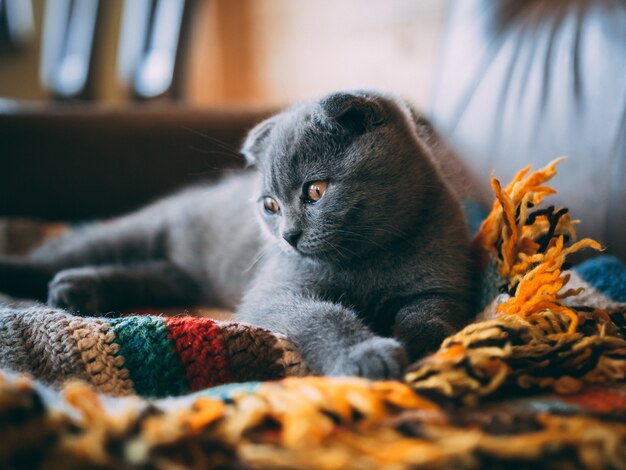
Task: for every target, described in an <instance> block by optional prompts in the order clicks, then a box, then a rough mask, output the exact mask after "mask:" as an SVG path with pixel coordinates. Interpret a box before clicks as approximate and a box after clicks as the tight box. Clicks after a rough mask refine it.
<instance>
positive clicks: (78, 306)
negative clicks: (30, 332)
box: [48, 261, 200, 314]
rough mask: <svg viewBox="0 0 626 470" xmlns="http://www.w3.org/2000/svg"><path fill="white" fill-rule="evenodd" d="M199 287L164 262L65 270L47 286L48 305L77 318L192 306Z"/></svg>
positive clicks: (176, 268)
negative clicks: (126, 311)
mask: <svg viewBox="0 0 626 470" xmlns="http://www.w3.org/2000/svg"><path fill="white" fill-rule="evenodd" d="M199 295H200V286H199V285H198V283H197V282H196V281H195V280H194V279H193V278H192V277H191V276H190V275H189V274H187V273H186V272H185V271H184V270H183V269H181V268H180V267H178V266H176V265H174V264H172V263H169V262H167V261H152V262H146V263H140V264H132V265H104V266H88V267H81V268H71V269H66V270H64V271H61V272H59V273H57V274H56V275H55V276H54V278H53V279H52V281H51V282H50V286H49V293H48V305H50V306H53V307H60V308H64V309H67V310H71V311H73V312H76V313H80V314H95V313H105V312H110V311H120V310H123V309H128V308H133V307H146V306H151V307H168V306H192V305H195V304H197V303H198V301H199V300H200V297H199Z"/></svg>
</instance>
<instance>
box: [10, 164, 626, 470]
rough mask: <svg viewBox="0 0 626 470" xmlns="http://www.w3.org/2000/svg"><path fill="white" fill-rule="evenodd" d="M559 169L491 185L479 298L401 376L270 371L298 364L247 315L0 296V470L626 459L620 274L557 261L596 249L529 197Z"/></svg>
mask: <svg viewBox="0 0 626 470" xmlns="http://www.w3.org/2000/svg"><path fill="white" fill-rule="evenodd" d="M555 165H556V162H554V163H552V164H551V165H548V166H547V167H546V168H544V169H542V170H539V171H537V172H535V173H532V174H528V169H526V170H524V171H522V172H520V174H518V176H517V177H516V178H515V179H514V181H513V182H512V183H511V184H510V185H509V186H507V187H506V188H503V187H502V186H501V185H500V183H499V182H498V181H497V180H495V179H494V180H493V187H494V191H495V194H496V201H495V202H494V206H493V208H492V211H491V213H490V214H489V216H488V217H487V219H486V220H485V221H484V222H483V224H482V226H481V228H480V231H479V233H478V236H477V238H476V247H477V249H478V250H479V252H480V253H481V258H482V266H481V272H482V273H483V276H482V277H483V287H482V292H483V294H482V297H483V304H484V310H483V312H482V314H481V315H480V316H479V319H478V320H477V321H476V322H475V323H473V324H471V325H469V326H468V327H466V328H465V329H463V330H462V331H460V332H458V333H457V334H455V335H453V336H451V337H450V338H448V339H447V340H446V341H444V343H443V344H442V346H441V348H440V350H439V351H437V352H436V353H434V354H433V355H431V356H429V357H426V358H424V359H423V360H421V361H419V362H418V363H416V364H413V365H412V366H411V367H410V368H409V370H408V372H407V375H406V377H405V383H400V382H369V381H365V380H360V379H325V378H313V377H302V378H295V377H292V378H288V379H284V380H282V381H280V382H266V381H268V380H275V379H280V378H283V377H287V376H302V375H306V374H307V372H308V371H307V368H306V364H304V362H303V361H302V359H301V358H300V356H299V355H298V353H297V351H296V350H295V348H294V347H293V345H292V344H291V343H290V342H289V340H288V338H284V337H280V336H278V335H275V334H273V333H271V332H269V331H267V330H263V329H260V328H256V327H253V326H250V325H243V324H239V323H229V322H216V321H212V320H208V319H202V318H192V317H173V318H172V317H160V316H128V317H122V318H78V317H74V316H71V315H69V314H67V313H65V312H62V311H58V310H53V309H49V308H46V307H42V306H32V305H31V306H24V305H22V306H20V305H14V306H5V307H0V366H1V367H2V368H3V369H5V370H6V371H10V372H6V373H5V374H4V375H3V376H2V377H1V378H0V432H2V435H3V436H10V437H8V438H7V439H6V440H5V441H4V442H0V467H3V466H9V467H19V466H46V467H49V468H55V467H62V468H71V467H84V466H98V467H101V468H135V467H137V468H140V467H141V468H146V467H150V468H152V467H155V468H156V467H163V468H169V467H170V466H177V468H231V467H238V468H239V467H242V466H243V467H246V466H252V467H255V468H277V467H280V468H349V467H352V468H380V467H381V466H388V467H392V468H409V467H410V468H421V467H424V468H432V467H433V466H446V467H454V468H475V467H477V466H479V465H495V466H500V465H508V464H520V463H521V464H522V465H523V464H524V462H526V464H528V463H529V462H535V463H534V464H533V466H539V467H541V466H542V465H545V466H546V467H551V466H558V465H562V464H565V463H566V464H567V465H569V466H572V467H576V468H578V467H586V468H602V467H607V468H626V453H625V452H624V450H623V449H625V448H626V391H625V390H624V389H622V388H620V385H619V384H621V383H623V382H624V379H625V378H626V303H625V302H626V268H624V266H623V265H621V263H619V262H618V261H617V260H615V259H613V258H610V257H601V258H598V259H596V260H593V261H591V262H587V263H585V264H583V265H581V266H579V267H578V268H577V270H576V271H575V272H571V271H564V270H563V269H562V268H563V264H564V262H565V259H566V257H567V256H568V255H569V254H570V253H572V252H574V251H577V250H579V249H582V248H586V247H587V248H595V249H598V248H600V246H599V245H598V244H597V243H596V242H594V241H592V240H581V241H578V242H574V240H575V232H574V229H573V224H572V221H571V220H570V218H569V215H568V214H567V211H564V210H554V208H550V207H549V208H543V209H542V208H540V204H541V203H542V201H543V199H544V197H546V196H547V195H549V194H551V193H553V190H551V189H550V188H549V187H547V186H546V185H545V182H546V181H548V180H549V179H550V178H551V177H552V176H553V175H554V174H555V172H556V170H555ZM583 289H584V290H583ZM14 372H26V373H28V374H30V376H32V377H34V378H35V379H36V381H35V382H32V381H31V380H29V379H24V378H22V377H20V376H16V375H14V374H13V373H14ZM74 379H79V380H81V382H80V383H77V382H74V381H73V380H74ZM68 380H70V382H69V384H66V382H67V381H68ZM244 381H245V382H246V383H243V384H241V383H237V382H244ZM250 381H256V382H250ZM258 381H265V382H263V383H259V382H258ZM231 382H233V383H234V384H233V385H224V386H221V387H214V388H207V387H213V386H215V385H218V384H226V383H231ZM64 384H65V385H64ZM50 387H52V388H50ZM189 392H195V393H189ZM98 393H104V394H107V395H117V396H129V395H130V397H127V398H109V397H106V396H105V395H103V394H100V395H98ZM529 393H530V394H531V395H530V398H529ZM137 395H139V396H143V397H164V396H168V397H169V396H174V395H181V396H180V397H179V398H176V399H174V398H167V399H164V400H157V401H155V400H146V399H143V398H139V397H138V396H137ZM512 397H517V398H515V399H513V398H512ZM505 398H506V400H504V401H502V400H503V399H505ZM2 464H5V465H2Z"/></svg>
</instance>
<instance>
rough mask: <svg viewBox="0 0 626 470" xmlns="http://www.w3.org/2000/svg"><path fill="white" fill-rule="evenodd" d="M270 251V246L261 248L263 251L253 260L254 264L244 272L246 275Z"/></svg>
mask: <svg viewBox="0 0 626 470" xmlns="http://www.w3.org/2000/svg"><path fill="white" fill-rule="evenodd" d="M269 250H270V247H269V246H266V247H264V248H261V250H260V251H259V253H258V254H257V255H256V256H255V257H254V259H253V260H252V263H251V264H250V266H248V267H247V268H246V269H244V270H243V272H244V273H247V272H250V270H251V269H252V268H253V267H254V266H256V264H257V263H258V262H259V261H261V259H262V258H263V257H264V256H265V255H266V254H267V253H268V251H269Z"/></svg>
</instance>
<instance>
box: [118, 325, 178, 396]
mask: <svg viewBox="0 0 626 470" xmlns="http://www.w3.org/2000/svg"><path fill="white" fill-rule="evenodd" d="M109 322H110V324H111V330H112V331H113V332H114V333H115V342H116V343H117V344H118V345H119V346H120V350H119V352H118V355H121V356H123V357H124V359H125V364H124V366H125V367H126V369H128V371H129V372H130V378H131V379H132V381H133V383H134V384H135V392H136V393H137V394H138V395H141V396H144V397H164V396H170V395H180V394H183V393H186V392H187V391H188V388H187V385H186V383H185V380H184V378H183V377H184V370H183V368H182V367H181V365H180V359H179V357H178V354H177V353H176V348H175V345H174V342H173V341H172V340H170V339H168V338H167V334H168V332H169V330H168V328H167V326H166V325H165V321H164V320H163V318H161V317H153V316H133V317H125V318H116V319H112V320H109Z"/></svg>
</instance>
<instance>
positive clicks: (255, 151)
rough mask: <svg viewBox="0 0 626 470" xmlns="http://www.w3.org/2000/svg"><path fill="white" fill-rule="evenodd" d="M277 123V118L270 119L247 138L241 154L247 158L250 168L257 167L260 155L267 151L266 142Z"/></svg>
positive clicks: (255, 128)
mask: <svg viewBox="0 0 626 470" xmlns="http://www.w3.org/2000/svg"><path fill="white" fill-rule="evenodd" d="M275 123H276V119H275V118H269V119H266V120H265V121H263V122H262V123H260V124H257V125H256V126H255V127H254V128H253V129H252V130H251V131H250V132H249V133H248V136H247V137H246V140H245V141H244V142H243V145H242V147H241V153H242V154H243V156H244V157H245V158H246V164H247V165H248V166H251V165H256V163H257V161H258V158H259V155H261V154H262V153H263V150H264V149H265V142H266V140H267V137H268V136H269V134H270V132H271V131H272V129H273V128H274V124H275Z"/></svg>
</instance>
